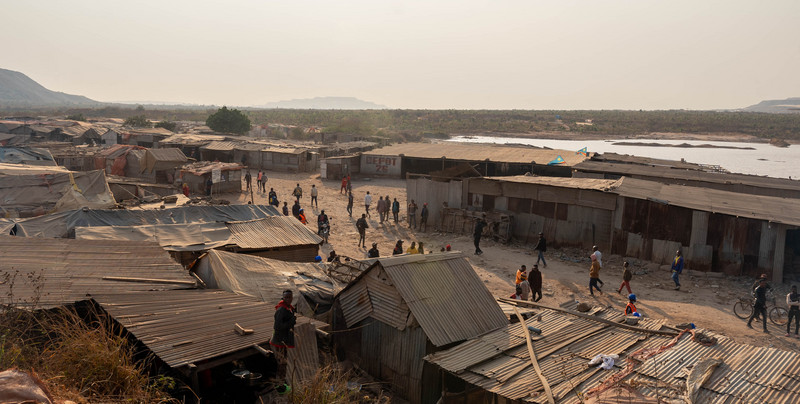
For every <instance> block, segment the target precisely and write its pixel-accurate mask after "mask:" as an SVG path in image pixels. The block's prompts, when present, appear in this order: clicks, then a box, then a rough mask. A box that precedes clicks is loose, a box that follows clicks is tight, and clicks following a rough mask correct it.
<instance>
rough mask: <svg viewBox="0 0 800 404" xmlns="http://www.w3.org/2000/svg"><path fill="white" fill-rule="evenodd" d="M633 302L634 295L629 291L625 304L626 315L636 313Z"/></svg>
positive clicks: (634, 300) (634, 299)
mask: <svg viewBox="0 0 800 404" xmlns="http://www.w3.org/2000/svg"><path fill="white" fill-rule="evenodd" d="M634 303H636V295H634V294H633V293H631V294H629V295H628V304H627V305H626V306H625V315H626V316H632V315H633V313H637V311H636V306H635V305H634Z"/></svg>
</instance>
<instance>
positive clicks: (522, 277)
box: [515, 265, 528, 285]
mask: <svg viewBox="0 0 800 404" xmlns="http://www.w3.org/2000/svg"><path fill="white" fill-rule="evenodd" d="M527 271H528V267H526V266H525V265H523V266H521V267H519V269H518V270H517V279H516V281H515V283H516V284H517V285H519V284H520V283H521V282H522V281H526V280H528V272H527Z"/></svg>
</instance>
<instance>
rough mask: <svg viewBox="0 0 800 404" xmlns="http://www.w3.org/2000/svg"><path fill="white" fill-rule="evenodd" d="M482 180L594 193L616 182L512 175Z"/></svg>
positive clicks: (604, 189) (606, 188)
mask: <svg viewBox="0 0 800 404" xmlns="http://www.w3.org/2000/svg"><path fill="white" fill-rule="evenodd" d="M483 178H484V179H487V180H494V181H500V182H512V183H518V184H535V185H546V186H551V187H559V188H575V189H588V190H595V191H606V190H608V189H609V188H610V187H611V186H613V185H614V184H615V183H616V182H617V180H600V179H595V178H563V177H539V176H531V175H512V176H508V177H483Z"/></svg>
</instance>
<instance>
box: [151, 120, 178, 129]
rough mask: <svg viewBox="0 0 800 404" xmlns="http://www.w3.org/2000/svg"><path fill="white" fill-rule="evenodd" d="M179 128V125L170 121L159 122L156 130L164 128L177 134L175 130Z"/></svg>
mask: <svg viewBox="0 0 800 404" xmlns="http://www.w3.org/2000/svg"><path fill="white" fill-rule="evenodd" d="M177 127H178V124H177V123H175V122H170V121H159V122H158V123H156V128H164V129H166V130H168V131H172V132H175V128H177Z"/></svg>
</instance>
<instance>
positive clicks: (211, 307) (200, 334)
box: [93, 289, 275, 368]
mask: <svg viewBox="0 0 800 404" xmlns="http://www.w3.org/2000/svg"><path fill="white" fill-rule="evenodd" d="M93 300H94V301H95V302H97V304H99V305H100V307H101V308H102V309H103V310H104V311H105V312H106V313H108V314H109V315H110V316H111V317H112V318H114V320H115V321H117V322H118V323H119V324H120V325H122V326H123V327H124V328H125V329H126V330H127V331H128V332H130V333H131V334H133V336H134V337H135V338H136V339H138V340H139V341H141V342H142V343H143V344H144V345H146V346H147V348H148V349H150V350H151V351H152V352H153V353H154V354H155V355H156V356H158V357H159V358H160V359H161V360H163V361H164V362H165V363H166V364H167V365H169V366H170V367H172V368H178V367H181V366H185V365H189V364H191V363H197V362H199V361H202V360H205V359H212V358H216V357H219V356H222V355H226V354H231V353H234V352H238V351H241V350H244V349H250V347H252V346H253V345H254V344H265V343H268V342H269V340H270V338H271V337H272V325H273V321H274V313H275V309H274V307H273V305H272V304H270V303H264V302H261V301H259V300H257V299H254V298H250V297H246V296H240V295H236V294H234V293H231V292H225V291H220V290H207V289H204V290H175V291H165V292H139V293H124V294H108V295H95V296H94V297H93ZM236 323H238V324H239V325H241V326H242V327H244V328H250V329H253V330H254V333H253V334H250V335H239V334H237V333H236V332H234V330H233V327H234V324H236Z"/></svg>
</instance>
